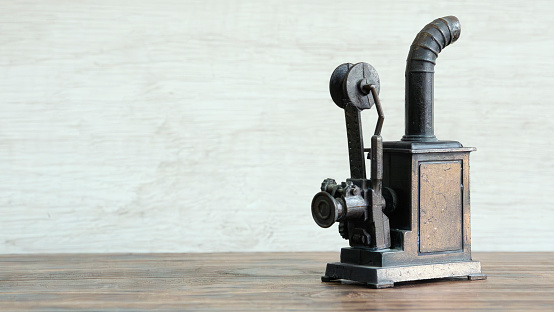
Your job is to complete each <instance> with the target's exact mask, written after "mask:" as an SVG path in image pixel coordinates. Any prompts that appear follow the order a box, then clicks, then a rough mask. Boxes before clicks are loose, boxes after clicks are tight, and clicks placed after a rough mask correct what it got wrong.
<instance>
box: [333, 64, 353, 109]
mask: <svg viewBox="0 0 554 312" xmlns="http://www.w3.org/2000/svg"><path fill="white" fill-rule="evenodd" d="M352 66H354V65H352V64H350V63H344V64H341V65H339V66H338V67H337V68H335V70H334V71H333V74H331V79H330V80H329V92H330V93H331V98H332V99H333V102H335V104H337V106H338V107H340V108H344V99H346V96H345V93H344V77H346V73H348V70H349V69H350V68H351V67H352Z"/></svg>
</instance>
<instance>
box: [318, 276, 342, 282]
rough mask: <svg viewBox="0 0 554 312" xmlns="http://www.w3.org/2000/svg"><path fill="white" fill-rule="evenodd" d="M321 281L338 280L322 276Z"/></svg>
mask: <svg viewBox="0 0 554 312" xmlns="http://www.w3.org/2000/svg"><path fill="white" fill-rule="evenodd" d="M321 281H322V282H325V283H327V282H336V281H338V279H336V278H332V277H329V276H322V277H321Z"/></svg>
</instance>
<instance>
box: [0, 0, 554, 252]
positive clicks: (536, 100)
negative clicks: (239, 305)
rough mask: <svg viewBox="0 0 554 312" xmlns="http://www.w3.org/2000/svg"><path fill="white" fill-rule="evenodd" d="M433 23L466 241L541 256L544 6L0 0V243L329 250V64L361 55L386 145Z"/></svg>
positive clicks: (547, 35) (332, 241) (552, 70)
mask: <svg viewBox="0 0 554 312" xmlns="http://www.w3.org/2000/svg"><path fill="white" fill-rule="evenodd" d="M445 15H456V16H458V18H459V19H460V21H461V24H462V35H461V37H460V39H459V40H458V42H456V43H455V44H453V45H452V46H449V47H448V48H447V49H445V50H444V51H443V52H442V53H441V54H440V57H439V59H438V63H437V67H436V74H435V81H436V85H435V132H436V134H437V136H438V137H439V138H440V139H450V140H458V141H460V142H462V143H463V144H464V145H465V146H475V147H477V148H478V151H477V152H475V153H473V154H472V168H471V170H472V172H471V179H472V185H471V187H472V189H471V192H472V203H471V204H472V234H473V250H520V251H525V250H554V244H553V242H554V230H553V229H554V226H553V223H554V212H553V210H554V208H553V207H554V199H553V198H554V161H553V160H554V157H553V155H554V148H553V146H554V144H553V141H552V138H553V135H554V123H553V121H552V120H553V118H554V116H553V112H554V106H553V105H554V103H553V101H554V100H553V99H554V52H553V49H554V18H553V16H554V2H552V1H550V0H542V1H524V0H510V1H507V0H495V1H492V0H478V1H473V0H468V1H461V0H458V1H438V0H434V1H408V0H403V1H391V0H386V1H385V0H383V1H327V0H326V1H321V0H320V1H299V0H293V1H255V0H249V1H206V0H202V1H187V0H185V1H182V0H175V1H166V0H163V1H162V0H134V1H131V0H129V1H112V0H104V1H55V0H47V1H7V0H4V1H2V3H1V4H0V113H1V114H0V253H38V252H51V253H52V252H213V251H313V250H336V251H338V248H339V247H341V246H345V244H346V242H345V241H343V240H342V239H341V238H340V237H339V235H338V233H337V230H336V226H335V227H334V228H332V229H321V228H319V227H318V226H317V225H316V224H315V223H314V222H313V220H312V217H311V214H310V202H311V199H312V197H313V195H314V194H315V193H316V192H317V191H318V188H319V185H320V182H321V181H322V180H323V179H324V178H327V177H333V178H335V179H337V180H341V181H343V180H344V179H345V178H347V177H348V173H349V171H348V158H347V157H348V156H347V146H346V134H345V129H344V119H343V113H342V112H341V110H340V109H338V108H337V107H336V106H335V105H334V104H333V103H332V102H331V100H330V97H329V94H328V79H329V76H330V74H331V72H332V71H333V69H334V68H335V67H336V66H337V65H339V64H341V63H344V62H361V61H365V62H368V63H371V64H372V65H373V66H374V67H375V68H376V69H377V70H378V71H379V74H380V77H381V99H382V102H383V105H384V110H385V114H386V116H387V119H386V121H385V124H384V131H383V136H384V138H385V140H398V139H400V137H401V136H402V134H403V131H404V128H403V123H404V90H403V89H404V66H405V59H406V56H407V52H408V49H409V45H410V43H411V42H412V40H413V38H414V36H415V35H416V33H417V32H418V31H419V30H420V29H421V28H422V27H423V26H424V25H425V24H427V23H428V22H430V21H432V20H433V19H435V18H437V17H442V16H445ZM364 118H365V129H366V130H367V133H368V134H369V133H370V131H371V129H372V128H373V127H374V124H375V120H376V113H375V111H374V110H372V111H369V112H365V113H364Z"/></svg>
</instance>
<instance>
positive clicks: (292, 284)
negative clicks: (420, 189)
mask: <svg viewBox="0 0 554 312" xmlns="http://www.w3.org/2000/svg"><path fill="white" fill-rule="evenodd" d="M338 256H339V255H338V253H219V254H57V255H4V256H0V267H1V268H2V269H1V272H0V309H1V310H2V311H23V310H25V311H29V310H32V311H55V310H62V309H70V310H95V311H108V310H120V309H130V310H141V309H158V310H167V311H172V310H175V311H176V310H195V311H198V310H218V311H222V310H224V311H261V310H265V311H274V310H290V311H305V310H320V311H358V310H371V311H383V310H392V311H405V310H410V311H445V310H451V311H462V310H471V311H489V310H502V311H552V309H554V274H553V272H554V253H475V254H474V259H476V260H480V261H481V262H482V266H483V271H484V272H485V273H486V274H488V276H489V278H488V279H487V280H485V281H467V280H453V279H447V280H440V281H426V282H413V283H404V284H401V285H397V286H396V287H395V288H392V289H380V290H376V289H371V288H367V287H365V286H360V285H357V284H354V283H343V284H340V283H321V282H320V276H321V275H322V273H323V270H324V267H325V264H326V262H331V261H336V260H338Z"/></svg>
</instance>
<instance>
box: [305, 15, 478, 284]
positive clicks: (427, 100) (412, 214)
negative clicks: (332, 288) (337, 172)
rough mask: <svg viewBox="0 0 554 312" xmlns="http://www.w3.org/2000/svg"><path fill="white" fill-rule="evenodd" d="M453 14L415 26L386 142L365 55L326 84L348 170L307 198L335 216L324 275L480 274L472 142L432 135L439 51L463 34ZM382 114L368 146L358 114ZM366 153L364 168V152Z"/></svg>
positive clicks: (318, 216)
mask: <svg viewBox="0 0 554 312" xmlns="http://www.w3.org/2000/svg"><path fill="white" fill-rule="evenodd" d="M460 30H461V29H460V22H459V21H458V19H457V18H456V17H454V16H447V17H443V18H439V19H436V20H434V21H433V22H431V23H429V24H428V25H427V26H425V27H424V28H423V29H422V30H421V31H420V32H419V33H418V34H417V36H416V38H415V40H414V42H413V43H412V45H411V47H410V52H409V54H408V59H407V64H406V99H405V101H406V102H405V109H406V131H405V135H404V136H403V137H402V140H401V141H397V142H383V139H382V138H381V136H380V133H381V128H382V126H383V120H384V115H383V110H382V107H381V103H380V101H379V76H378V74H377V71H376V70H375V69H374V68H373V67H372V66H371V65H369V64H367V63H358V64H354V65H353V64H349V63H346V64H342V65H340V66H339V67H337V68H336V69H335V71H334V72H333V74H332V75H331V80H330V83H329V89H330V92H331V97H332V99H333V101H334V102H335V104H337V106H339V107H340V108H342V109H344V113H345V116H346V134H347V137H348V155H349V158H350V175H351V177H350V179H347V180H346V182H342V183H340V184H339V183H337V182H336V181H335V180H333V179H326V180H325V181H323V183H322V184H321V192H319V193H317V194H316V195H315V197H314V199H313V201H312V216H313V218H314V220H315V222H316V223H317V224H318V225H319V226H321V227H323V228H327V227H330V226H331V225H332V224H334V223H335V222H338V228H339V233H340V235H341V236H342V237H343V238H345V239H347V240H348V241H349V243H350V247H348V248H343V249H342V251H341V255H340V262H336V263H328V264H327V270H326V272H325V276H323V277H322V281H324V282H329V281H336V280H341V279H344V280H351V281H357V282H361V283H365V284H367V285H371V286H374V287H376V288H385V287H393V286H394V283H397V282H404V281H414V280H424V279H435V278H445V277H467V278H468V279H470V280H474V279H485V278H486V275H484V274H482V273H481V264H480V263H479V262H477V261H472V259H471V236H470V202H469V153H470V152H472V151H474V150H475V148H472V147H463V146H462V144H460V143H459V142H456V141H441V140H437V138H436V137H435V135H434V132H433V74H434V67H435V61H436V59H437V57H438V55H439V53H440V52H441V51H442V49H444V48H445V47H446V46H448V45H449V44H451V43H453V42H455V41H456V40H457V39H458V38H459V37H460ZM373 105H375V106H376V108H377V113H378V115H379V118H378V121H377V126H376V128H375V134H374V135H373V136H372V137H371V148H369V149H366V148H364V144H363V138H362V127H361V116H360V113H361V111H362V110H364V109H369V108H371V107H372V106H373ZM366 152H367V153H368V159H370V160H371V178H370V179H367V178H366V168H365V157H364V156H365V153H366Z"/></svg>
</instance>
